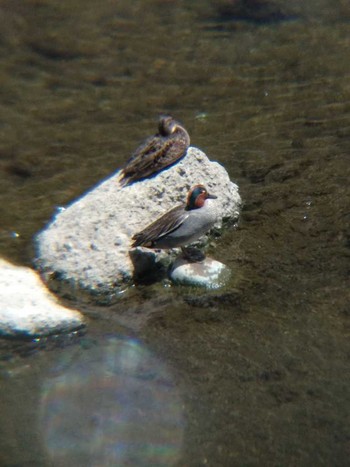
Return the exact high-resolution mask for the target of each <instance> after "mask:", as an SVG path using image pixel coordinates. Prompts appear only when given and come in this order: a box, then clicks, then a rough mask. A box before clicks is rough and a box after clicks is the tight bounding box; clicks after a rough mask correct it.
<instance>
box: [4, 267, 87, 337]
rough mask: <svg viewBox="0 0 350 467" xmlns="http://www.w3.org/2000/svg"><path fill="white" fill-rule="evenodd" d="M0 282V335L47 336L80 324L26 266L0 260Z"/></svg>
mask: <svg viewBox="0 0 350 467" xmlns="http://www.w3.org/2000/svg"><path fill="white" fill-rule="evenodd" d="M0 284H1V287H0V335H5V336H20V335H25V336H38V335H48V334H55V333H59V332H67V331H72V330H74V329H78V328H81V327H82V326H83V325H84V320H83V316H82V315H81V314H80V313H79V312H78V311H75V310H70V309H68V308H65V307H63V306H61V305H59V304H58V303H57V301H56V299H55V298H54V296H53V295H52V294H51V293H50V292H49V291H48V290H47V289H46V287H45V285H44V284H43V283H42V281H41V280H40V278H39V276H38V275H37V274H36V273H35V272H34V271H33V270H31V269H30V268H26V267H19V266H14V265H12V264H10V263H8V262H7V261H5V260H3V259H0Z"/></svg>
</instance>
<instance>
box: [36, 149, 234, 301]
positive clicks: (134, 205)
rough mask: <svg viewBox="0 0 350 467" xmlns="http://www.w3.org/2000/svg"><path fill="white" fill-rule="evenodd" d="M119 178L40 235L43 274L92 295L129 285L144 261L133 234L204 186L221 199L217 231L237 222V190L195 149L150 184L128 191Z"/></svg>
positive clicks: (218, 167)
mask: <svg viewBox="0 0 350 467" xmlns="http://www.w3.org/2000/svg"><path fill="white" fill-rule="evenodd" d="M118 178H119V171H118V172H116V173H115V174H113V175H112V176H111V177H110V178H108V179H107V180H105V181H103V182H102V183H100V184H99V185H98V186H96V187H95V188H93V189H92V190H90V191H89V192H87V193H86V194H85V195H83V196H82V197H81V198H79V199H78V200H76V201H74V202H73V203H72V204H71V205H69V206H68V207H67V208H66V209H63V210H60V212H59V213H58V214H57V215H56V216H55V217H54V219H53V220H52V222H51V223H50V224H49V225H48V227H47V228H46V229H44V230H43V231H42V232H40V233H39V234H38V235H37V238H36V245H37V265H38V267H39V268H40V269H41V271H42V272H43V273H44V275H48V276H49V275H50V274H53V273H55V276H56V277H57V276H58V277H60V278H62V279H63V280H67V281H69V282H71V283H72V284H75V285H78V286H80V287H82V288H85V289H89V290H90V291H93V292H112V291H115V290H116V289H118V288H121V287H123V285H125V283H130V282H131V281H132V280H133V277H134V273H135V267H134V266H135V258H138V257H139V256H140V255H137V254H136V255H134V256H133V255H131V256H130V254H129V253H130V242H131V237H132V236H133V234H134V233H135V232H138V231H140V230H142V229H143V228H144V227H146V226H147V225H148V224H150V223H151V222H153V221H154V220H155V219H156V218H157V217H159V216H160V215H162V214H163V213H164V212H166V211H167V210H169V209H171V208H172V207H174V206H176V205H177V204H179V203H183V202H185V201H186V196H187V192H188V190H189V189H190V188H191V187H192V186H193V185H196V184H199V183H202V184H204V185H205V186H206V187H207V188H208V190H209V192H211V193H213V194H215V195H216V196H217V197H218V204H219V209H220V211H221V212H220V215H219V218H218V224H217V226H216V227H217V228H221V227H222V224H223V221H225V220H235V219H237V218H238V214H239V207H240V203H241V199H240V196H239V194H238V187H237V185H235V184H234V183H233V182H231V181H230V179H229V176H228V174H227V172H226V170H225V169H224V167H222V166H221V165H220V164H219V163H217V162H212V161H210V160H209V159H208V157H207V156H206V155H205V154H204V153H203V152H202V151H200V150H199V149H197V148H194V147H190V148H189V149H188V151H187V154H186V156H185V157H184V158H183V159H182V160H180V161H179V162H178V163H177V164H175V165H173V166H172V167H170V168H168V169H166V170H163V171H162V172H160V173H159V174H157V175H156V176H154V177H152V178H150V179H146V180H143V181H141V182H137V183H134V184H132V185H130V186H126V187H124V188H123V187H121V186H120V183H119V180H118ZM134 251H135V250H134ZM163 255H164V253H163ZM141 256H142V255H141ZM137 261H138V260H137V259H136V262H137ZM141 263H142V260H140V264H141ZM145 264H147V261H146V262H145ZM146 272H147V271H146Z"/></svg>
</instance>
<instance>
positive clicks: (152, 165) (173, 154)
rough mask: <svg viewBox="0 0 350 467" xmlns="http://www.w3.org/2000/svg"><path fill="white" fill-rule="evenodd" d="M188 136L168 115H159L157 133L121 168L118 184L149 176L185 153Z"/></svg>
mask: <svg viewBox="0 0 350 467" xmlns="http://www.w3.org/2000/svg"><path fill="white" fill-rule="evenodd" d="M189 145H190V137H189V134H188V133H187V131H186V130H185V128H184V127H183V126H182V125H180V123H179V122H177V121H176V120H174V119H173V118H172V117H171V116H170V115H165V116H162V117H160V119H159V124H158V133H157V134H156V135H154V136H151V137H150V138H147V139H146V141H145V142H144V143H143V144H141V146H139V147H138V148H137V149H136V151H135V152H134V154H133V155H132V156H131V157H130V159H129V160H128V161H127V163H126V164H125V167H123V168H122V169H121V175H120V179H119V181H120V184H121V185H122V186H126V185H130V184H131V183H134V182H136V181H138V180H142V179H144V178H147V177H150V176H151V175H153V174H156V173H158V172H160V171H161V170H163V169H165V168H166V167H168V166H169V165H172V164H174V163H175V162H177V161H178V160H179V159H180V158H181V157H183V156H184V155H185V154H186V151H187V148H188V147H189Z"/></svg>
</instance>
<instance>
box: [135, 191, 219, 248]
mask: <svg viewBox="0 0 350 467" xmlns="http://www.w3.org/2000/svg"><path fill="white" fill-rule="evenodd" d="M216 199H217V197H216V196H214V195H212V194H209V192H208V190H207V189H206V188H205V186H204V185H195V186H194V187H193V188H191V190H190V191H189V193H188V196H187V202H186V204H181V205H179V206H176V207H175V208H173V209H171V210H170V211H168V212H166V213H165V214H163V215H162V216H161V217H159V218H158V219H157V220H155V221H154V222H153V223H152V224H150V225H149V226H147V227H146V228H145V229H144V230H142V231H141V232H138V233H136V234H135V235H134V236H133V237H132V240H133V243H132V247H137V246H145V247H149V248H159V249H168V248H178V247H184V246H186V245H189V244H190V243H192V242H194V241H195V240H197V239H198V238H199V237H201V236H202V235H204V234H205V233H206V232H207V231H208V230H210V228H211V227H213V225H214V224H215V222H216V221H217V218H218V206H217V202H216V201H215V200H216Z"/></svg>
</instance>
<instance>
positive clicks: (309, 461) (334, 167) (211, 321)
mask: <svg viewBox="0 0 350 467" xmlns="http://www.w3.org/2000/svg"><path fill="white" fill-rule="evenodd" d="M241 3H243V4H244V2H241ZM255 3H256V4H257V3H259V4H260V7H261V5H262V9H261V8H260V10H259V9H257V8H255V7H256V5H254V2H250V8H249V2H246V3H245V4H244V5H245V7H244V8H243V7H242V8H243V9H242V8H241V10H239V11H238V13H237V8H236V6H235V5H237V2H236V4H235V3H234V2H229V1H218V2H215V1H213V2H209V1H208V2H202V3H201V4H200V5H198V4H197V2H182V1H180V2H164V1H162V2H160V1H156V0H149V1H135V2H132V3H130V2H123V1H121V2H110V1H104V2H97V1H95V0H90V1H84V2H81V1H78V0H75V1H69V2H68V1H65V0H63V1H61V2H59V3H57V2H52V1H48V2H41V1H34V0H31V1H30V0H27V1H24V2H23V1H21V2H19V1H14V0H11V1H7V2H6V1H5V2H2V5H1V9H0V13H1V17H0V21H1V29H2V31H3V34H2V39H1V42H0V51H1V75H0V76H1V83H2V85H1V91H0V92H1V110H0V116H1V126H0V133H1V138H0V156H1V159H0V177H1V180H0V186H1V194H0V196H1V208H0V209H1V226H0V252H1V255H2V256H4V257H6V258H8V259H10V260H11V261H13V262H16V263H18V264H26V265H30V264H31V262H32V258H33V255H34V252H33V246H32V237H33V235H34V234H35V233H36V232H37V231H38V230H39V229H41V228H42V227H43V226H44V225H45V223H46V222H48V220H49V219H50V217H51V216H52V214H53V213H54V211H55V208H56V207H58V206H62V205H65V204H67V203H69V202H70V201H72V200H73V199H74V198H76V197H77V196H80V195H81V194H82V193H83V192H84V191H85V190H87V189H89V188H90V187H91V186H93V185H94V184H96V183H98V182H99V181H100V180H101V179H102V178H104V177H107V176H108V175H109V174H110V173H111V172H113V171H115V170H116V168H117V167H119V166H120V165H121V164H122V163H123V162H124V161H125V160H126V158H127V157H128V156H129V155H130V153H131V152H132V151H133V149H135V147H136V146H137V145H138V144H139V142H140V141H141V140H142V139H143V138H144V137H145V136H146V135H148V134H151V133H153V132H154V129H155V125H156V121H157V117H158V114H160V113H162V112H169V113H171V114H173V115H174V116H175V117H176V118H178V119H179V120H181V121H182V122H183V123H184V124H185V125H186V128H187V129H188V130H189V132H190V134H191V139H192V144H193V145H195V146H198V147H199V148H201V149H203V150H204V151H205V152H206V153H207V155H208V156H209V157H210V158H212V159H214V160H217V161H219V162H220V163H222V164H223V165H224V166H225V167H226V168H227V170H228V172H229V173H230V176H231V178H232V180H234V181H235V182H237V183H238V184H239V186H240V191H241V196H242V199H243V201H244V206H243V211H242V216H241V219H240V222H239V225H238V228H236V229H229V230H227V231H226V232H225V233H224V235H223V236H222V237H221V238H219V239H217V240H215V244H213V245H212V246H211V249H210V254H211V255H212V256H214V257H215V258H216V259H218V260H221V261H223V262H225V264H227V265H228V266H229V267H230V268H231V269H232V272H233V274H232V279H231V282H230V283H229V285H228V286H227V288H225V289H224V290H221V291H217V292H203V291H202V290H192V289H188V288H182V287H168V288H164V287H163V286H162V285H159V284H155V285H153V286H148V287H138V288H133V289H130V290H129V291H127V292H126V293H125V294H124V295H123V296H122V297H115V298H113V299H112V300H111V302H110V303H109V304H106V305H105V306H101V305H97V304H95V303H94V302H93V300H92V299H89V298H87V297H82V296H80V294H74V293H72V292H71V291H70V292H69V293H68V292H64V293H63V292H62V291H61V295H63V297H62V300H63V301H64V302H65V303H66V304H67V303H68V304H69V305H70V306H73V307H76V308H78V309H81V310H82V311H83V312H84V313H86V315H87V316H88V317H89V327H88V329H87V332H86V334H85V335H76V334H75V335H72V336H69V337H66V338H54V339H53V338H51V339H41V340H40V339H39V340H36V341H33V342H21V341H16V342H13V341H10V342H9V341H4V340H3V341H1V349H2V353H1V355H2V362H1V368H2V372H1V374H2V383H1V386H0V388H1V389H0V391H1V397H0V404H1V408H0V413H1V415H2V420H3V424H2V434H1V437H0V439H1V461H2V465H6V466H14V465H21V466H30V465H35V466H41V465H42V466H48V465H61V464H60V463H59V459H58V458H57V457H55V452H53V451H52V449H50V446H52V443H54V440H55V439H56V441H57V440H58V441H59V442H60V443H61V444H60V445H59V446H60V449H61V450H64V452H68V453H70V452H71V451H69V450H68V444H67V443H68V441H67V439H65V438H64V437H63V438H60V437H59V436H58V437H57V438H55V436H54V437H53V438H52V437H50V436H51V434H52V433H54V435H56V434H57V433H61V432H60V431H57V430H56V431H55V429H54V428H55V427H56V428H57V427H58V428H60V425H59V424H58V425H57V420H60V418H59V417H58V418H54V417H51V418H50V414H51V415H52V412H50V411H49V416H48V418H47V417H46V418H44V419H43V418H40V417H42V404H43V400H45V401H46V405H45V407H51V408H52V407H53V406H52V405H47V401H48V399H43V397H44V396H43V394H45V388H46V394H47V388H48V387H49V388H53V387H54V388H55V389H54V394H55V398H56V399H55V400H56V401H57V403H60V404H61V407H62V404H63V403H64V402H65V401H66V400H69V401H70V403H71V401H72V400H74V401H75V400H76V399H75V398H76V393H75V392H69V391H68V392H67V391H66V392H65V391H63V392H59V391H57V389H56V386H53V383H52V372H53V371H56V372H57V374H56V376H57V377H58V378H61V379H62V381H64V382H66V383H67V382H71V381H72V379H71V378H70V376H69V375H71V371H72V369H73V370H74V369H76V368H77V367H76V365H79V364H81V365H82V368H90V365H92V363H91V361H90V356H91V355H97V356H100V355H104V354H103V349H104V348H105V346H106V345H107V344H106V342H108V339H111V335H112V336H114V337H113V338H116V339H118V338H119V337H120V336H122V339H125V341H126V342H129V339H131V342H136V343H137V344H136V348H137V349H140V355H142V356H144V355H146V356H147V358H146V360H145V362H146V363H145V365H146V367H147V368H148V370H147V371H148V372H149V373H147V372H146V373H145V371H144V370H143V371H141V370H140V372H139V373H138V372H137V371H136V373H135V378H136V379H135V381H136V383H135V384H136V389H137V388H138V386H137V385H138V384H141V387H142V384H143V383H142V381H146V380H147V378H146V380H144V379H142V378H144V375H145V374H149V375H150V376H149V377H148V380H147V381H148V382H150V383H149V384H151V386H147V385H146V383H144V384H145V386H144V387H145V388H146V387H148V388H149V387H151V388H152V389H149V390H148V393H147V394H148V396H147V398H145V399H144V401H147V404H146V403H145V405H141V406H137V407H139V410H140V411H141V412H142V411H144V413H145V414H146V416H147V410H151V411H152V407H153V410H154V412H155V411H157V410H159V406H156V405H152V404H154V403H155V402H154V401H155V400H158V399H159V397H160V396H159V394H169V393H168V392H166V391H165V393H164V392H162V391H163V389H164V388H171V390H174V394H175V396H174V397H175V399H174V400H175V404H174V406H173V407H172V408H169V407H170V406H169V400H168V399H167V397H166V396H164V398H163V399H161V400H162V401H163V402H164V404H165V405H164V407H167V409H165V410H164V414H170V415H171V417H172V418H171V420H172V421H171V427H172V428H171V429H169V430H170V431H169V432H167V433H168V434H169V436H168V437H167V436H165V437H163V438H162V439H160V438H159V439H158V440H157V439H156V438H155V437H154V436H153V435H154V433H153V432H152V429H151V428H149V426H148V425H147V427H148V429H147V430H144V431H142V430H140V432H137V433H136V435H135V425H131V426H132V427H133V428H132V429H131V430H129V432H128V433H129V434H130V436H129V438H128V437H127V436H126V438H123V439H128V440H131V441H132V442H134V443H136V442H135V439H136V438H132V434H133V435H135V436H136V437H137V436H139V438H137V439H138V440H144V444H143V447H142V449H143V448H144V447H145V444H147V443H148V444H147V446H148V448H150V446H151V447H152V449H153V448H155V446H157V449H154V450H153V451H152V455H154V453H155V452H156V453H157V454H156V455H157V456H158V457H157V458H156V460H157V462H158V465H169V463H170V464H171V463H174V464H175V465H187V466H188V465H193V466H198V465H213V466H216V465H218V466H219V465H220V466H221V465H276V466H277V465H291V466H292V465H302V466H307V465H332V466H345V465H347V464H348V459H349V455H350V431H349V426H350V423H349V422H350V420H349V414H350V391H349V383H350V381H349V380H350V376H349V356H350V345H349V329H350V328H349V298H350V297H349V295H350V293H349V246H350V239H349V224H350V222H349V211H350V209H349V206H350V191H349V188H348V187H349V176H350V169H349V167H350V164H349V154H350V84H349V83H350V62H349V59H348V57H349V46H350V43H349V37H350V34H349V33H350V26H349V19H350V9H349V5H348V3H347V2H344V1H330V0H323V1H321V0H319V1H316V0H314V1H310V2H308V3H307V5H306V6H305V5H304V2H301V1H300V2H293V4H292V5H289V4H287V3H286V2H283V1H279V2H273V3H263V2H255ZM247 5H248V7H247ZM252 5H253V6H252ZM235 8H236V9H235ZM252 10H253V13H254V12H255V13H254V14H253V13H252ZM247 11H248V13H247ZM257 12H258V13H259V14H257ZM118 336H119V337H118ZM91 342H92V343H93V344H91ZM94 346H96V353H95V352H94V351H91V348H93V349H94ZM118 349H119V347H118V346H117V350H116V352H115V355H116V356H115V358H117V356H119V350H118ZM138 355H139V354H138ZM148 356H150V357H148ZM96 358H98V357H96ZM112 358H113V357H112ZM80 359H82V360H80ZM118 361H119V360H118ZM132 361H134V360H132ZM140 361H141V362H142V361H143V360H142V359H140ZM62 362H63V363H62ZM79 362H83V363H79ZM155 362H156V363H155ZM157 366H158V368H159V371H158V373H157V372H156V371H155V370H154V367H157ZM92 368H94V366H92ZM113 368H114V370H113V371H115V367H113ZM101 371H102V370H101ZM113 371H112V372H111V369H110V366H107V370H106V372H107V373H108V374H109V375H110V377H111V380H112V382H113V381H114V383H113V384H112V387H115V384H117V385H118V384H122V383H123V382H125V381H126V380H127V378H125V374H124V373H123V372H121V371H119V370H118V371H119V372H117V373H113ZM77 373H78V375H79V372H77ZM81 374H85V373H81ZM111 375H112V376H111ZM113 375H114V376H113ZM115 375H117V376H115ZM123 375H124V376H123ZM105 377H106V374H104V376H103V377H102V376H101V375H100V376H99V379H101V380H103V381H105V379H104V378H105ZM50 378H51V379H50ZM115 378H117V379H115ZM48 381H49V382H48ZM50 381H51V383H50ZM60 381H61V380H60ZM74 381H75V380H74ZM115 381H117V383H115ZM133 381H134V380H133ZM140 381H141V383H140ZM159 381H160V385H159V386H158V385H157V384H158V382H159ZM76 383H77V384H78V386H77V387H78V391H79V390H81V391H83V389H79V388H83V387H84V385H83V384H82V380H80V381H78V382H76ZM89 384H90V383H89ZM147 384H148V383H147ZM48 385H49V386H48ZM113 385H114V386H113ZM61 387H62V386H61ZM65 387H69V388H71V387H73V386H71V385H68V384H66V386H65ZM74 387H76V386H74ZM87 387H89V386H87ZM97 388H99V391H100V393H101V405H99V404H97V405H94V404H92V402H91V400H89V398H88V397H86V398H84V397H83V396H82V398H81V403H80V405H78V407H77V414H80V415H76V417H74V416H72V419H71V420H70V423H71V426H70V429H71V430H72V432H75V433H78V434H80V435H81V436H77V439H76V442H75V443H72V445H73V447H77V446H81V444H79V442H81V440H82V439H83V437H84V436H85V435H86V433H87V434H88V435H87V436H88V437H89V436H91V433H93V434H94V435H95V438H94V439H95V441H96V440H100V441H101V440H102V441H103V440H106V439H107V438H108V436H109V435H110V433H111V432H110V431H109V430H112V435H113V433H114V434H115V436H116V438H117V440H116V445H117V443H118V441H120V439H121V438H120V432H118V431H113V430H116V428H115V425H114V423H115V419H114V418H113V417H111V418H110V419H108V417H107V418H103V417H104V416H105V415H103V416H102V415H101V413H103V414H105V413H106V412H103V410H107V412H108V410H109V407H110V405H109V404H110V401H111V400H113V397H112V396H111V392H110V391H111V389H110V387H108V388H109V389H108V390H106V386H105V385H102V386H101V385H100V386H98V385H97ZM119 388H120V386H119ZM95 390H96V389H95ZM169 390H170V389H169ZM136 392H137V391H136ZM67 394H68V395H69V397H68V396H67ZM72 394H73V395H74V397H73V396H72ZM116 394H120V392H116ZM64 395H66V396H67V397H68V399H67V398H64V397H63V396H64ZM78 400H79V398H78ZM136 400H137V401H142V398H138V399H136ZM136 405H137V404H136ZM146 406H147V407H146ZM55 407H56V406H55ZM101 407H102V408H101ZM146 409H147V410H146ZM99 410H102V412H99ZM93 411H96V412H97V415H96V416H95V418H94V417H93V416H92V418H91V419H89V422H85V423H91V425H88V426H85V425H84V424H82V425H83V426H80V425H79V417H84V416H86V415H87V414H90V413H91V412H93ZM141 412H139V413H138V415H137V417H139V418H137V417H136V418H132V419H131V420H136V423H137V424H139V425H140V426H142V421H140V420H142V416H141V415H142V414H141ZM58 413H59V412H58ZM62 413H64V411H63V412H62ZM40 414H41V415H40ZM140 414H141V415H140ZM101 417H102V418H101ZM140 417H141V418H140ZM43 420H44V421H45V423H49V424H50V423H54V422H55V423H56V425H50V427H49V428H50V430H49V431H47V430H48V428H47V424H46V425H45V424H44V422H43ZM84 420H85V419H84ZM106 420H107V421H106ZM123 420H124V421H125V419H123ZM167 420H169V418H167ZM174 420H176V423H175V424H174V423H173V421H174ZM123 423H124V422H123V421H122V422H120V425H118V429H119V428H120V427H123V426H124V425H123ZM157 423H158V425H157ZM157 423H155V425H154V426H159V423H160V422H159V420H158V421H157ZM128 426H129V427H130V425H128ZM44 427H46V429H45V430H44ZM174 427H175V428H174ZM98 430H100V431H98ZM136 431H137V430H136ZM145 431H146V432H145ZM45 433H46V434H45ZM48 433H49V434H48ZM97 433H99V436H100V437H97ZM108 439H109V438H108ZM112 439H113V436H112ZM50 443H51V444H50ZM157 443H158V444H157ZM105 445H106V444H103V442H102V444H100V446H102V448H101V450H100V451H97V452H101V453H102V452H105V451H104V450H103V447H104V446H105ZM118 446H119V445H118ZM137 446H138V447H137ZM134 447H135V449H136V451H135V452H144V451H142V449H141V447H140V444H137V443H136V444H134ZM169 448H170V450H169ZM79 449H80V447H79ZM137 449H140V451H137ZM167 449H168V450H167ZM118 452H119V451H118ZM148 452H150V451H148ZM169 452H170V453H171V454H170V457H169V456H168V457H167V456H166V455H164V453H167V454H169ZM160 453H161V454H160ZM101 455H102V454H101ZM113 455H114V454H113ZM113 455H112V457H108V456H106V457H100V458H98V457H97V458H93V457H90V464H88V462H89V460H87V458H86V449H85V451H84V449H82V450H80V451H78V452H74V456H73V454H72V456H73V457H71V459H74V463H73V464H72V465H79V460H80V462H81V465H112V464H111V462H112V461H111V459H116V457H113ZM162 456H163V457H162ZM68 458H69V455H68ZM96 459H97V460H96ZM139 459H140V457H137V455H136V457H135V459H134V460H130V459H129V458H127V460H128V462H129V464H128V465H130V462H134V465H141V464H140V461H139ZM64 462H65V464H64V465H68V464H67V462H68V460H67V458H65V459H64ZM98 462H100V463H99V464H98ZM108 462H109V463H108ZM150 462H151V461H150ZM152 462H153V463H154V462H155V461H154V458H153V461H152ZM131 465H133V464H131ZM154 465H156V464H154Z"/></svg>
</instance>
